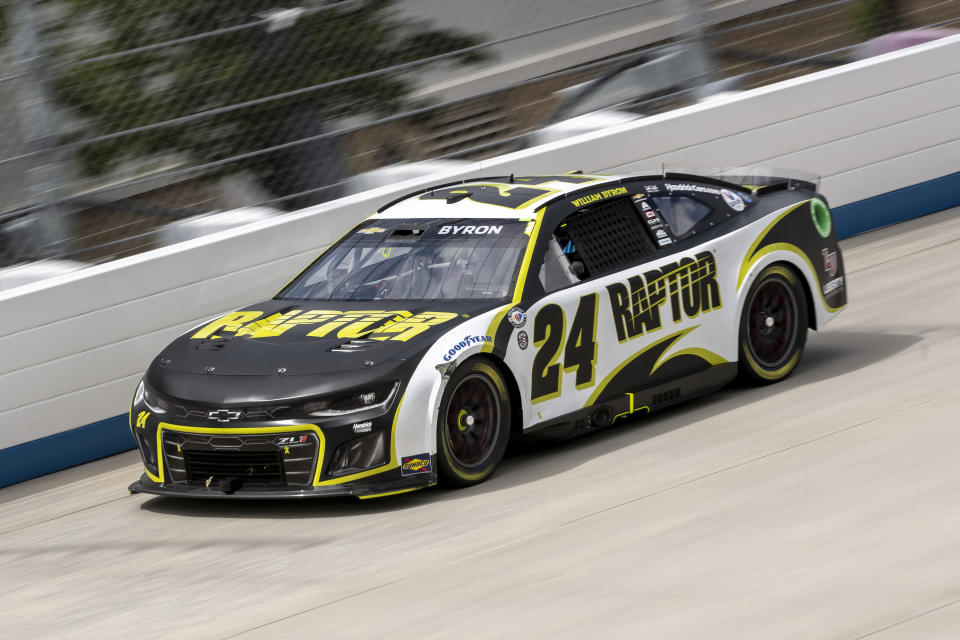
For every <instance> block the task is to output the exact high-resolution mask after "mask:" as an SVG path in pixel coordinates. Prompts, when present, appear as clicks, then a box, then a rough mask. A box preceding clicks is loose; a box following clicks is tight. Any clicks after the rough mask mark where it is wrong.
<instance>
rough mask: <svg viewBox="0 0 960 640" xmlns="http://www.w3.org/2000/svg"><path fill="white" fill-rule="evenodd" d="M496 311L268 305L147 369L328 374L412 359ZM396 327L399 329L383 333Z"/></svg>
mask: <svg viewBox="0 0 960 640" xmlns="http://www.w3.org/2000/svg"><path fill="white" fill-rule="evenodd" d="M496 306H498V305H497V303H475V302H432V301H423V302H421V301H417V302H415V303H411V301H398V302H396V303H387V302H310V301H288V300H269V301H266V302H262V303H259V304H255V305H251V306H250V307H247V308H245V309H241V310H239V311H237V312H233V313H231V314H226V315H224V316H223V317H221V318H219V319H214V320H212V321H211V322H209V323H206V324H204V325H201V326H199V327H195V328H194V329H191V330H190V331H189V332H188V333H186V334H184V335H183V336H181V337H180V338H178V339H177V340H175V341H174V342H173V343H171V344H170V345H169V346H168V347H167V348H166V349H164V350H163V352H162V353H161V354H160V355H159V356H158V357H157V359H156V360H155V362H154V364H155V366H157V367H160V368H162V369H165V370H169V371H177V372H182V373H191V374H203V375H205V376H213V377H219V376H278V375H279V376H287V377H290V376H298V375H308V376H316V375H321V374H329V375H336V374H338V373H341V372H347V371H356V370H357V369H364V368H371V367H375V366H378V365H384V364H387V363H388V362H397V361H404V360H407V359H409V358H411V357H415V356H419V355H420V354H422V353H423V351H425V350H426V348H427V347H429V346H430V345H431V344H433V343H434V342H435V341H436V340H437V338H438V336H440V335H441V334H443V333H445V332H446V331H449V330H450V329H452V328H454V327H456V326H457V325H458V324H460V323H462V322H463V321H464V320H466V319H467V318H470V317H473V316H474V315H476V314H478V313H483V312H484V311H487V310H490V309H493V308H495V307H496ZM418 321H420V322H418ZM398 323H403V327H407V328H401V327H399V326H394V327H392V329H387V328H386V327H388V325H391V324H398ZM421 323H422V324H421ZM422 325H426V326H422ZM311 334H312V335H311Z"/></svg>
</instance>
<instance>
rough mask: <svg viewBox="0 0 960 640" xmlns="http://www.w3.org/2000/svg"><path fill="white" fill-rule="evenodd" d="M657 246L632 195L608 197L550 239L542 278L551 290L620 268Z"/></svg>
mask: <svg viewBox="0 0 960 640" xmlns="http://www.w3.org/2000/svg"><path fill="white" fill-rule="evenodd" d="M656 250H657V249H656V246H655V245H654V243H653V240H652V239H651V237H650V234H649V232H648V231H647V229H646V225H645V224H644V223H643V222H642V221H641V219H640V216H639V215H638V213H637V210H636V208H635V207H634V206H633V204H632V202H631V201H630V198H628V197H627V198H615V199H611V200H607V201H605V202H600V203H597V204H593V205H590V206H587V207H584V208H583V209H580V210H578V211H575V212H574V213H572V214H570V215H569V216H567V218H566V219H564V221H563V222H562V223H560V225H559V226H558V227H557V229H556V230H555V231H554V233H553V236H552V237H551V238H550V240H549V241H548V245H547V251H546V254H545V255H544V260H543V264H542V266H541V269H540V282H541V284H543V288H544V291H546V292H548V293H549V292H552V291H556V290H557V289H560V288H562V287H565V286H568V285H570V284H575V283H576V282H579V281H580V280H585V279H587V278H591V277H594V276H601V275H605V274H607V273H611V272H613V271H616V270H618V269H620V268H621V267H622V266H623V265H626V264H630V263H633V262H636V261H638V260H641V259H642V258H644V257H645V256H648V255H651V254H653V253H655V252H656ZM561 267H562V268H561Z"/></svg>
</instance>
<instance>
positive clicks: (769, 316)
mask: <svg viewBox="0 0 960 640" xmlns="http://www.w3.org/2000/svg"><path fill="white" fill-rule="evenodd" d="M806 341H807V303H806V296H805V295H804V292H803V284H802V283H801V282H800V278H799V276H797V274H796V273H795V272H794V271H793V270H792V269H790V268H789V267H786V266H783V265H772V266H769V267H767V268H766V269H764V270H763V271H762V272H761V273H760V275H759V277H757V279H756V281H755V282H754V283H753V285H752V286H751V287H750V290H749V292H748V293H747V299H746V303H745V304H744V305H743V311H742V313H741V315H740V377H741V378H742V379H744V380H745V381H747V382H750V383H753V384H770V383H773V382H779V381H780V380H783V379H784V378H786V377H787V376H789V375H790V374H791V373H792V372H793V370H794V369H795V368H796V366H797V363H799V362H800V357H801V356H802V355H803V347H804V345H805V344H806Z"/></svg>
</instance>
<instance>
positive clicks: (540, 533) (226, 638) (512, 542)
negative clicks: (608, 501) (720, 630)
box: [221, 391, 960, 640]
mask: <svg viewBox="0 0 960 640" xmlns="http://www.w3.org/2000/svg"><path fill="white" fill-rule="evenodd" d="M956 395H960V391H957V392H954V393H948V394H946V395H942V396H935V397H932V398H927V399H926V400H921V401H919V402H915V403H913V404H911V405H907V406H905V407H901V408H899V409H897V410H895V411H889V412H887V413H884V414H882V415H879V416H875V417H873V418H870V419H869V420H864V421H862V422H858V423H856V424H853V425H850V426H847V427H843V428H841V429H837V430H836V431H831V432H830V433H826V434H823V435H821V436H817V437H816V438H810V439H809V440H804V441H803V442H799V443H797V444H793V445H790V446H789V447H783V448H781V449H777V450H776V451H771V452H769V453H765V454H762V455H759V456H756V457H753V458H750V459H749V460H744V461H743V462H738V463H736V464H733V465H730V466H727V467H723V468H722V469H717V470H715V471H711V472H710V473H706V474H702V475H699V476H697V477H694V478H690V479H688V480H684V481H683V482H679V483H676V484H673V485H670V486H668V487H664V488H663V489H658V490H657V491H652V492H650V493H647V494H644V495H642V496H638V497H636V498H632V499H630V500H627V501H625V502H621V503H618V504H615V505H611V506H609V507H606V508H604V509H600V510H599V511H594V512H592V513H588V514H586V515H584V516H581V517H579V518H574V519H573V520H568V521H566V522H561V523H560V524H556V525H554V526H553V527H551V528H550V529H547V530H544V531H538V532H536V533H531V534H529V535H527V536H524V537H522V538H516V539H513V540H510V541H509V542H505V543H503V544H499V545H496V546H494V547H490V548H489V549H484V550H482V551H477V552H476V553H473V554H471V555H469V556H465V557H461V558H458V559H456V560H451V561H449V562H446V563H443V564H440V565H437V566H434V567H431V568H430V570H431V571H435V570H438V569H444V568H447V567H450V566H453V565H456V564H459V563H461V562H463V561H464V560H468V559H471V558H476V557H479V556H483V555H487V554H490V553H493V552H494V551H498V550H500V549H504V548H507V547H512V546H516V545H518V544H521V543H523V542H526V541H528V540H531V539H534V538H538V537H540V536H543V535H546V534H547V533H549V532H551V531H553V530H556V529H559V528H561V527H565V526H567V525H570V524H574V523H576V522H580V521H582V520H586V519H587V518H592V517H594V516H597V515H600V514H603V513H606V512H608V511H613V510H614V509H618V508H620V507H623V506H626V505H628V504H633V503H635V502H639V501H641V500H645V499H647V498H651V497H653V496H657V495H660V494H663V493H667V492H668V491H672V490H674V489H679V488H681V487H684V486H687V485H689V484H693V483H694V482H698V481H700V480H705V479H707V478H711V477H713V476H716V475H719V474H721V473H724V472H726V471H730V470H733V469H737V468H740V467H744V466H746V465H749V464H752V463H754V462H758V461H760V460H764V459H766V458H770V457H772V456H776V455H779V454H781V453H784V452H787V451H791V450H793V449H797V448H799V447H803V446H805V445H808V444H811V443H814V442H818V441H820V440H824V439H826V438H830V437H833V436H835V435H838V434H841V433H844V432H847V431H851V430H853V429H856V428H858V427H862V426H864V425H867V424H870V423H872V422H876V421H877V420H881V419H883V418H886V417H888V416H891V415H894V414H897V413H900V412H902V411H907V410H909V409H913V408H916V407H919V406H921V405H924V404H928V403H930V402H936V401H938V400H943V399H946V398H949V397H951V396H956ZM407 579H408V577H407V576H404V577H402V578H397V579H396V580H391V581H389V582H385V583H383V584H379V585H376V586H372V587H369V588H367V589H364V590H362V591H357V592H355V593H351V594H348V595H345V596H342V597H340V598H337V599H335V600H330V601H329V602H324V603H322V604H318V605H317V606H315V607H310V608H309V609H304V610H302V611H298V612H296V613H291V614H289V615H286V616H283V617H281V618H277V619H276V620H271V621H270V622H265V623H263V624H260V625H257V626H255V627H251V628H249V629H245V630H244V631H239V632H237V633H234V634H231V635H229V636H223V637H222V638H221V640H230V639H231V638H238V637H241V636H243V635H246V634H248V633H251V632H253V631H256V630H258V629H263V628H266V627H269V626H270V625H272V624H275V623H277V622H282V621H284V620H290V619H292V618H296V617H297V616H301V615H304V614H307V613H310V612H312V611H317V610H319V609H322V608H324V607H327V606H329V605H333V604H337V603H339V602H343V601H344V600H350V599H351V598H354V597H357V596H362V595H365V594H367V593H371V592H373V591H377V590H379V589H382V588H385V587H389V586H391V585H394V584H397V583H399V582H403V581H404V580H407ZM958 601H960V599H958ZM943 606H946V605H943ZM934 610H935V609H932V610H931V611H934ZM925 613H926V612H925ZM919 615H924V614H919ZM902 622H906V621H902ZM902 622H901V623H902ZM901 623H897V624H901ZM863 637H866V636H863ZM854 640H859V638H855V639H854Z"/></svg>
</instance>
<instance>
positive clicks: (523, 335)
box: [517, 331, 530, 349]
mask: <svg viewBox="0 0 960 640" xmlns="http://www.w3.org/2000/svg"><path fill="white" fill-rule="evenodd" d="M517 346H519V347H520V348H521V349H526V348H527V347H529V346H530V336H528V335H527V332H526V331H518V332H517Z"/></svg>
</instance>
